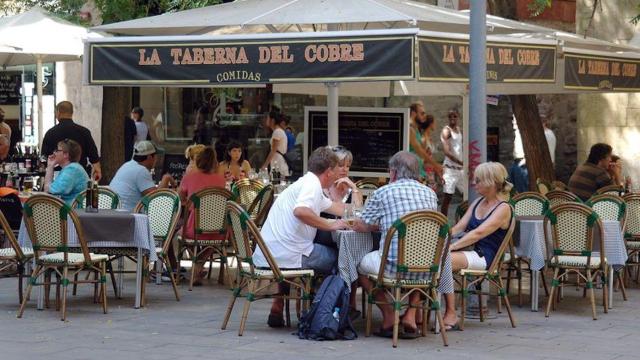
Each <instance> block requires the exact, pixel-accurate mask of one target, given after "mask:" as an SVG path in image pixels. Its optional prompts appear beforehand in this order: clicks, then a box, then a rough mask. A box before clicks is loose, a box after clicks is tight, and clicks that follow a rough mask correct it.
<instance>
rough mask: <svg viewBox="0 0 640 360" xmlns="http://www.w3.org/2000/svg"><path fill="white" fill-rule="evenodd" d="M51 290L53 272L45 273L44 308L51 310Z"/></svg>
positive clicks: (47, 271)
mask: <svg viewBox="0 0 640 360" xmlns="http://www.w3.org/2000/svg"><path fill="white" fill-rule="evenodd" d="M50 290H51V270H45V271H44V307H45V308H47V309H48V308H49V305H50V304H49V294H50Z"/></svg>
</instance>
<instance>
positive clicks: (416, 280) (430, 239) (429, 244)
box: [365, 210, 451, 347]
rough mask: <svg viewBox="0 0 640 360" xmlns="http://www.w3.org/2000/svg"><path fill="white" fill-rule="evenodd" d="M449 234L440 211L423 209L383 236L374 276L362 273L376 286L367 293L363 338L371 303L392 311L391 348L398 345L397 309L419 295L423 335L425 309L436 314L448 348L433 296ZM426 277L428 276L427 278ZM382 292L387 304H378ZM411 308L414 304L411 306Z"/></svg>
mask: <svg viewBox="0 0 640 360" xmlns="http://www.w3.org/2000/svg"><path fill="white" fill-rule="evenodd" d="M394 236H397V237H398V242H397V246H398V251H397V254H398V258H397V260H396V262H397V264H396V268H397V271H396V274H395V276H394V277H389V276H387V274H385V267H386V266H387V263H388V256H389V252H390V248H391V243H392V239H393V237H394ZM450 237H451V232H450V231H449V224H448V222H447V217H446V216H444V215H442V214H441V213H439V212H436V211H431V210H422V211H414V212H410V213H408V214H406V215H404V216H402V217H401V218H400V219H398V220H396V221H395V222H394V223H393V225H392V226H391V228H389V231H388V232H387V234H386V238H385V240H384V249H383V252H382V256H381V258H382V261H381V262H380V269H379V270H378V273H377V274H365V275H366V276H368V277H369V279H371V280H372V281H373V282H374V283H375V285H374V286H373V288H372V289H371V292H370V293H369V294H368V299H369V301H368V304H367V324H366V330H365V335H366V336H369V335H370V334H371V320H372V317H373V311H372V307H373V304H388V305H391V306H393V308H394V309H395V320H394V324H393V339H392V344H393V347H397V346H398V331H399V325H400V310H401V309H402V308H403V307H408V306H410V305H409V304H406V303H404V302H405V301H408V299H409V297H410V296H411V295H412V294H413V293H416V292H417V293H419V294H420V298H421V300H420V301H421V304H420V308H421V309H422V319H423V321H422V329H421V331H422V336H426V331H427V326H428V324H427V319H428V318H429V317H428V314H427V307H428V305H429V304H431V309H432V310H434V311H435V313H436V319H437V321H438V323H439V325H440V332H441V335H442V342H443V343H444V345H445V346H447V345H448V342H447V334H446V330H445V325H444V321H443V318H442V313H441V312H440V303H439V302H438V297H437V294H436V289H437V287H438V282H439V280H440V271H441V270H442V261H443V259H444V258H443V257H442V254H443V253H445V254H446V253H448V248H449V239H450ZM427 274H428V275H427ZM378 291H383V292H384V293H385V294H386V296H387V298H388V299H391V300H390V301H388V302H387V301H385V302H378V301H376V300H375V295H376V293H377V292H378ZM411 306H414V305H411Z"/></svg>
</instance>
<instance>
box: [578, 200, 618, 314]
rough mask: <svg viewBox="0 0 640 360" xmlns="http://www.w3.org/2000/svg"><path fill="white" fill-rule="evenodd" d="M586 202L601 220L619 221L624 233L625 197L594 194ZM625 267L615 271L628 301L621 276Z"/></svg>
mask: <svg viewBox="0 0 640 360" xmlns="http://www.w3.org/2000/svg"><path fill="white" fill-rule="evenodd" d="M585 204H586V205H587V206H590V207H591V208H592V209H593V211H595V212H596V214H598V216H599V217H600V220H609V221H619V222H620V231H622V233H623V234H624V229H625V219H626V209H627V205H626V204H625V202H624V199H622V198H621V197H620V196H618V195H609V194H602V195H596V196H593V197H592V198H591V199H589V200H588V201H587V202H586V203H585ZM625 268H626V267H624V266H623V267H622V268H619V269H618V268H616V269H615V271H614V275H615V276H616V278H617V279H618V285H619V286H620V290H621V291H622V298H623V299H624V301H627V291H626V289H625V285H624V281H623V280H622V277H621V275H623V274H624V271H625ZM610 270H611V269H610ZM614 281H615V280H614Z"/></svg>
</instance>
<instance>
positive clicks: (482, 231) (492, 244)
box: [444, 162, 513, 330]
mask: <svg viewBox="0 0 640 360" xmlns="http://www.w3.org/2000/svg"><path fill="white" fill-rule="evenodd" d="M474 174H475V180H474V183H475V189H476V191H477V192H478V194H480V195H481V197H480V198H478V199H476V200H475V201H474V202H473V203H472V204H471V206H469V209H468V210H467V212H466V213H465V214H464V216H463V217H462V218H461V219H460V221H458V223H457V224H456V225H455V226H454V227H453V228H451V234H453V236H454V237H455V236H460V235H462V236H461V237H460V238H459V239H458V240H457V241H455V242H453V243H452V244H451V246H450V247H449V250H450V251H451V268H452V271H453V272H454V273H455V272H457V271H458V270H460V269H472V270H484V269H487V268H488V267H489V266H490V265H491V262H492V261H493V259H494V257H495V255H496V252H497V251H498V248H499V247H500V245H501V243H502V240H503V239H504V237H505V235H506V233H507V230H508V229H509V226H510V225H511V221H512V220H511V219H512V214H511V206H510V205H509V204H508V203H507V202H506V201H505V200H506V199H507V198H508V196H509V192H510V191H511V188H512V187H513V186H512V185H511V183H509V182H507V180H506V179H507V170H506V169H505V167H504V166H502V164H500V163H497V162H487V163H483V164H480V165H479V166H478V167H477V168H476V170H475V173H474ZM471 246H473V248H472V250H467V251H464V249H465V248H467V247H471ZM445 295H446V301H447V308H446V311H445V315H444V323H445V325H446V326H447V330H459V328H458V316H457V315H456V310H455V294H453V293H452V294H445Z"/></svg>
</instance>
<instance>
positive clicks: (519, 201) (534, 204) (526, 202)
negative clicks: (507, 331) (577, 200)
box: [503, 191, 549, 306]
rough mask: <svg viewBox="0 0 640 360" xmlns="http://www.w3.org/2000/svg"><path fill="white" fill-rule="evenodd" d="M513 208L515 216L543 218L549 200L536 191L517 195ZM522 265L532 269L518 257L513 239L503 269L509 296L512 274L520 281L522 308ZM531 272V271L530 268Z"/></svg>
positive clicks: (520, 302)
mask: <svg viewBox="0 0 640 360" xmlns="http://www.w3.org/2000/svg"><path fill="white" fill-rule="evenodd" d="M510 203H511V206H513V211H514V215H515V216H516V217H518V216H543V215H544V214H545V213H546V212H547V210H548V209H549V200H547V198H546V197H545V196H544V195H542V194H540V193H538V192H534V191H527V192H522V193H519V194H517V195H515V196H514V197H513V198H512V199H511V201H510ZM522 263H525V264H527V267H528V268H529V267H530V263H529V260H528V259H525V258H522V257H520V256H517V255H516V251H515V246H514V240H513V238H512V239H511V242H510V243H509V252H505V254H504V261H503V267H504V270H505V271H506V272H507V277H506V281H507V294H509V290H510V287H511V277H512V276H511V274H512V273H514V274H515V277H516V279H517V280H518V305H519V306H522ZM529 271H531V269H530V268H529ZM540 274H541V275H542V285H543V286H544V292H545V294H546V295H547V296H548V295H549V289H548V288H547V282H546V279H545V276H544V271H541V272H540Z"/></svg>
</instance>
